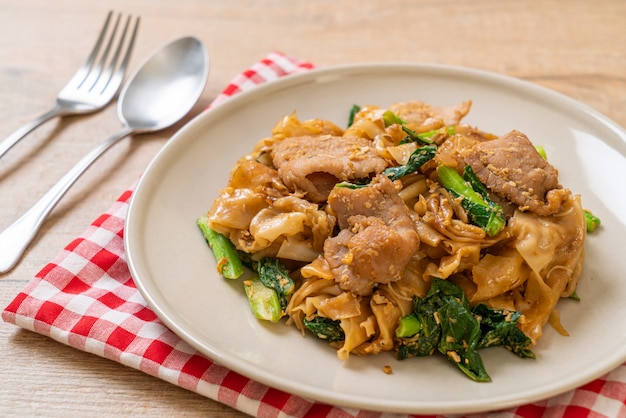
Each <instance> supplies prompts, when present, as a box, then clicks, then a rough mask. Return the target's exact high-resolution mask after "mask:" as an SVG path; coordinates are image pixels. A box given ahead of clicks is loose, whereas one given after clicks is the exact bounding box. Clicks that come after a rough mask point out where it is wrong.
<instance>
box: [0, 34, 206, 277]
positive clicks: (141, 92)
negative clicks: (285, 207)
mask: <svg viewBox="0 0 626 418" xmlns="http://www.w3.org/2000/svg"><path fill="white" fill-rule="evenodd" d="M208 69H209V57H208V54H207V52H206V50H205V48H204V46H203V45H202V43H201V42H200V41H199V40H198V39H196V38H193V37H186V38H181V39H178V40H176V41H174V42H172V43H170V44H168V45H166V46H165V47H163V48H162V49H161V50H159V51H157V52H156V53H155V54H154V55H152V56H151V57H150V58H149V59H148V60H147V61H146V62H145V63H144V64H143V65H142V66H141V68H140V69H139V70H138V71H137V72H135V73H134V74H133V75H132V76H131V78H130V79H129V80H128V81H127V82H126V84H125V85H124V87H123V88H122V91H121V92H120V97H119V101H118V103H117V113H118V116H119V118H120V120H121V121H122V123H123V125H124V126H123V128H122V129H121V130H120V131H119V132H118V133H116V134H115V135H113V136H111V137H110V138H109V139H107V140H106V141H104V142H103V143H102V144H100V145H99V146H98V147H96V148H94V149H93V150H92V151H91V152H90V153H89V154H87V155H85V156H84V157H83V158H82V159H81V160H80V161H79V162H78V163H77V164H76V165H75V166H74V167H73V168H72V169H71V170H70V171H68V172H67V173H66V174H65V175H64V176H63V177H62V178H61V179H60V180H59V181H58V182H57V183H56V184H55V185H54V186H52V188H51V189H50V190H49V191H48V192H47V193H46V194H45V195H44V196H43V197H42V198H41V199H39V201H38V202H37V203H35V205H34V206H33V207H32V208H30V209H29V210H28V211H27V212H26V213H24V215H22V216H21V217H20V218H19V219H17V220H16V221H15V222H14V223H13V224H11V225H10V226H9V227H8V228H7V229H6V230H4V232H2V233H0V274H1V273H6V272H8V271H9V270H11V269H12V268H13V267H14V266H15V265H16V264H17V262H18V261H19V260H20V258H21V257H22V255H23V254H24V251H25V250H26V248H27V247H28V245H29V244H30V242H31V241H32V240H33V238H34V237H35V236H36V234H37V231H38V230H39V228H40V227H41V225H42V224H43V221H44V220H45V219H46V217H47V216H48V214H49V213H50V211H52V209H53V208H54V207H55V206H56V204H57V203H58V202H59V200H61V198H62V197H63V195H64V194H65V193H66V192H67V191H68V190H69V188H70V187H71V186H72V185H73V184H74V182H75V181H76V180H77V179H78V178H79V177H80V176H81V174H83V172H85V170H86V169H87V168H89V166H91V164H92V163H93V162H94V161H96V160H97V159H98V157H100V156H101V155H102V154H103V153H104V152H105V151H106V150H108V149H109V148H110V147H111V146H112V145H114V144H115V143H117V142H118V141H119V140H120V139H122V138H124V137H126V136H129V135H132V134H138V133H148V132H154V131H158V130H161V129H165V128H167V127H169V126H171V125H173V124H174V123H176V122H177V121H179V120H180V119H181V118H182V117H183V116H185V115H186V114H187V113H188V112H189V111H190V110H191V108H192V107H193V106H194V104H195V103H196V102H197V101H198V99H199V98H200V95H201V94H202V91H203V90H204V87H205V85H206V81H207V78H208Z"/></svg>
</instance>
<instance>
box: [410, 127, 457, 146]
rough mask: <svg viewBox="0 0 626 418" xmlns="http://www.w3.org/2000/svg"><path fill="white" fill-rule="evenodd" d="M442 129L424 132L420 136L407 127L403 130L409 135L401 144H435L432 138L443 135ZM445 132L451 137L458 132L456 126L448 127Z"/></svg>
mask: <svg viewBox="0 0 626 418" xmlns="http://www.w3.org/2000/svg"><path fill="white" fill-rule="evenodd" d="M442 129H443V128H440V129H433V130H431V131H427V132H422V133H420V134H418V133H417V132H415V131H414V130H412V129H409V128H408V127H406V126H403V127H402V130H403V131H404V132H405V133H406V134H407V136H406V138H404V139H403V140H402V141H400V143H401V144H406V143H407V142H420V143H423V144H433V143H434V141H433V140H432V137H434V136H435V135H437V134H439V133H442ZM445 132H446V133H447V134H448V135H449V136H450V135H454V132H456V128H455V127H454V126H448V127H446V128H445Z"/></svg>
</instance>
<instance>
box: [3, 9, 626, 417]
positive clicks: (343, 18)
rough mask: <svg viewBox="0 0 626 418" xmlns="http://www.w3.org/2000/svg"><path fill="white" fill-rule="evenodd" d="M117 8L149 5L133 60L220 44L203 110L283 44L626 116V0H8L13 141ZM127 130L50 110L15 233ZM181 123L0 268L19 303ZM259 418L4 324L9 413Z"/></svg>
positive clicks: (20, 196)
mask: <svg viewBox="0 0 626 418" xmlns="http://www.w3.org/2000/svg"><path fill="white" fill-rule="evenodd" d="M110 9H113V10H116V11H121V12H125V13H131V14H139V15H141V18H142V22H141V29H140V33H139V38H138V42H137V45H136V48H135V53H134V55H133V59H132V61H131V66H132V68H133V69H134V68H135V67H136V65H137V64H138V63H139V62H140V61H142V60H143V58H144V57H146V56H147V55H148V54H150V53H151V52H153V51H154V50H155V49H156V48H158V47H159V46H161V45H163V44H165V43H167V42H169V41H171V40H173V39H175V38H178V37H181V36H185V35H194V36H197V37H198V38H200V39H201V40H202V41H203V42H204V43H205V45H206V47H207V49H208V50H209V51H210V55H211V60H212V68H211V74H210V78H209V83H208V86H207V88H206V90H205V92H204V94H203V96H202V98H201V100H200V103H199V104H198V106H197V107H196V109H195V110H194V113H197V112H198V111H200V109H202V108H203V107H205V106H206V105H207V104H209V103H210V102H211V100H212V99H213V98H214V97H215V96H216V94H217V93H218V92H219V91H220V90H221V89H222V88H223V87H224V86H225V85H226V84H227V83H228V82H229V81H230V80H231V78H232V77H233V76H234V75H236V74H237V73H238V72H240V71H241V70H243V69H245V68H247V67H248V66H249V65H250V64H252V63H253V62H255V61H257V60H258V59H260V58H262V57H263V56H265V55H266V54H267V53H268V52H270V51H273V50H277V51H282V52H284V53H287V54H290V55H293V56H296V57H300V58H303V59H307V60H311V61H312V62H314V63H316V64H318V65H323V66H328V65H334V64H344V63H359V62H372V61H410V62H429V63H443V64H453V65H460V66H467V67H473V68H479V69H484V70H489V71H493V72H497V73H501V74H506V75H510V76H514V77H518V78H521V79H524V80H528V81H531V82H533V83H536V84H539V85H543V86H546V87H549V88H552V89H554V90H556V91H559V92H561V93H564V94H566V95H568V96H570V97H572V98H574V99H577V100H579V101H581V102H583V103H585V104H587V105H589V106H591V107H593V108H595V109H596V110H598V111H600V112H602V113H604V114H605V115H607V116H608V117H609V118H611V119H613V120H614V121H616V122H617V123H619V124H620V125H622V126H626V77H625V76H624V74H625V72H626V2H624V1H622V0H613V1H610V0H595V1H588V0H562V1H559V0H535V1H532V0H517V1H506V0H442V1H436V0H435V1H432V0H431V1H425V0H417V1H416V0H315V1H302V0H300V1H296V0H284V1H270V0H228V1H208V0H108V1H106V2H103V1H89V2H87V1H79V0H55V1H48V0H0V139H2V138H4V137H6V136H8V135H9V134H10V133H11V132H13V131H14V130H15V129H17V128H18V127H19V126H21V125H22V124H23V123H25V122H27V121H28V120H30V119H31V118H32V117H34V116H37V115H39V114H40V113H43V112H44V111H46V110H48V107H49V106H51V105H52V103H53V101H54V98H55V97H56V93H57V91H58V90H59V89H60V88H61V87H62V86H63V85H64V84H65V82H66V81H67V80H68V79H69V77H70V75H71V74H73V72H74V71H75V69H76V68H77V66H78V65H79V64H80V63H82V61H83V59H84V57H85V56H86V54H87V52H88V51H89V50H90V48H91V45H92V44H93V42H94V41H95V38H96V36H97V33H98V32H99V30H100V27H101V24H102V22H103V19H104V16H105V14H106V12H107V11H108V10H110ZM120 127H121V125H120V122H119V121H118V120H117V116H116V110H115V106H109V107H108V108H106V109H105V110H104V111H102V112H99V113H95V114H92V115H89V116H82V117H68V118H65V119H63V120H55V121H52V122H49V123H48V124H46V125H44V126H43V127H41V128H39V129H38V130H37V131H35V132H34V133H32V134H31V135H30V136H28V137H27V138H26V139H25V140H24V141H23V142H21V143H19V144H18V145H16V146H15V147H14V148H13V149H12V150H11V151H10V152H9V153H8V154H6V155H5V156H4V157H3V158H2V160H1V161H0V229H4V228H5V227H6V226H8V225H9V224H10V223H11V222H12V221H13V220H14V219H16V218H17V217H18V216H19V215H20V214H21V213H22V212H24V211H25V210H26V209H28V208H29V207H30V206H31V205H32V204H33V203H34V202H35V201H36V200H37V199H38V198H39V197H40V196H41V195H42V194H43V193H45V192H46V191H47V190H48V188H49V187H50V186H51V185H52V184H53V183H54V182H55V181H56V180H57V179H58V178H60V177H61V176H62V175H63V174H64V173H65V171H66V170H67V169H69V168H70V167H71V166H72V165H73V164H74V163H75V162H76V161H78V159H80V157H82V156H83V155H84V154H85V153H86V152H88V151H89V150H90V149H91V148H92V147H94V146H95V145H96V144H98V143H99V142H101V141H102V140H103V139H105V138H106V137H108V136H109V135H111V134H112V133H114V132H116V131H117V130H118V129H119V128H120ZM179 127H180V125H177V126H176V127H174V128H172V129H169V130H167V131H164V132H161V133H158V134H154V135H147V136H142V137H136V138H132V139H127V140H125V141H124V142H122V143H121V144H119V145H117V146H116V147H114V148H113V149H112V150H110V151H109V152H108V153H107V154H106V155H105V156H104V157H102V159H100V160H99V161H98V162H97V163H96V164H95V165H94V166H93V167H92V168H91V169H90V170H89V171H88V172H87V173H86V174H85V175H84V176H83V177H81V179H80V180H79V181H78V183H77V184H76V185H75V186H74V188H73V189H71V190H70V191H69V193H68V194H67V195H66V196H65V198H64V200H62V202H61V203H60V204H59V205H58V206H57V207H56V208H55V210H54V211H53V213H52V215H51V216H50V218H49V219H48V220H47V221H46V222H45V224H44V226H43V229H42V230H41V232H40V233H39V235H38V236H37V237H36V239H35V241H34V242H33V244H32V245H31V247H30V248H29V250H28V251H27V253H26V255H25V256H24V258H23V259H22V260H21V262H20V264H19V265H18V266H17V267H16V268H15V269H14V270H13V271H11V272H10V273H8V274H5V275H3V276H0V305H2V306H1V308H4V307H5V306H6V305H7V304H8V303H9V302H10V300H11V299H12V298H13V297H15V295H16V294H17V293H18V292H19V291H20V290H21V289H22V288H23V287H24V286H25V285H26V283H27V282H28V281H29V279H30V278H31V277H32V276H33V275H34V274H35V273H37V271H39V269H41V268H42V267H43V266H44V265H45V263H46V262H48V261H49V260H50V259H52V258H53V257H54V256H56V255H57V253H59V251H60V250H61V249H62V248H63V247H64V246H65V245H66V244H67V243H69V242H70V241H71V240H72V239H73V238H74V237H76V236H77V235H78V234H80V233H81V232H82V231H83V230H84V229H85V228H86V226H87V225H89V224H90V223H91V221H93V220H94V219H95V218H96V217H97V216H98V215H99V214H100V213H101V212H103V211H104V210H106V209H108V208H109V206H110V205H111V203H112V202H113V200H114V199H116V198H117V197H118V196H119V195H120V194H121V192H122V191H124V190H125V189H126V188H128V187H129V186H131V185H132V184H133V183H134V182H135V181H136V179H137V178H138V177H139V176H140V174H141V172H142V170H144V168H145V167H146V166H147V164H148V162H149V161H150V160H151V159H152V158H153V156H154V155H155V154H156V153H157V151H158V150H159V148H160V147H161V146H162V145H163V144H164V143H165V141H166V140H167V139H168V138H169V137H170V136H171V135H172V134H173V133H174V132H175V130H176V129H177V128H179ZM140 414H141V415H147V416H154V417H156V416H179V417H182V416H225V417H238V416H243V414H241V413H240V412H238V411H235V410H232V409H230V408H228V407H226V406H223V405H221V404H219V403H217V402H214V401H212V400H209V399H206V398H203V397H201V396H199V395H196V394H194V393H191V392H189V391H186V390H183V389H180V388H177V387H175V386H173V385H171V384H168V383H165V382H163V381H160V380H159V379H156V378H153V377H150V376H148V375H145V374H143V373H141V372H138V371H135V370H133V369H130V368H127V367H124V366H121V365H119V364H117V363H115V362H112V361H109V360H106V359H102V358H99V357H96V356H94V355H90V354H86V353H83V352H81V351H78V350H75V349H73V348H70V347H67V346H64V345H62V344H59V343H57V342H54V341H52V340H50V339H48V338H46V337H42V336H40V335H38V334H35V333H31V332H29V331H24V330H20V329H18V328H16V327H15V326H13V325H9V324H6V323H0V415H2V416H8V415H9V416H10V415H20V416H34V415H38V416H61V415H62V416H73V415H79V416H95V415H99V416H103V417H104V416H137V415H140Z"/></svg>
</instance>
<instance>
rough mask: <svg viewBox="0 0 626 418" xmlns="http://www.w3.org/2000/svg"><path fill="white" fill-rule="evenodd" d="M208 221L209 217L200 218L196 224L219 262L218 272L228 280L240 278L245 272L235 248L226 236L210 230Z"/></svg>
mask: <svg viewBox="0 0 626 418" xmlns="http://www.w3.org/2000/svg"><path fill="white" fill-rule="evenodd" d="M207 221H208V217H207V216H206V215H205V216H201V217H199V218H198V219H197V220H196V223H197V224H198V227H199V228H200V231H202V235H203V236H204V239H205V240H206V242H207V243H208V244H209V247H210V248H211V250H213V254H214V255H215V260H216V261H217V271H218V272H219V273H220V274H221V275H222V276H224V277H226V278H227V279H236V278H238V277H239V276H241V275H242V274H243V271H244V270H243V264H242V263H241V259H240V258H239V255H238V253H237V250H236V249H235V246H234V245H233V243H232V242H230V240H229V239H228V238H226V237H225V236H224V235H222V234H220V233H219V232H216V231H214V230H213V229H211V228H209V227H208V225H207Z"/></svg>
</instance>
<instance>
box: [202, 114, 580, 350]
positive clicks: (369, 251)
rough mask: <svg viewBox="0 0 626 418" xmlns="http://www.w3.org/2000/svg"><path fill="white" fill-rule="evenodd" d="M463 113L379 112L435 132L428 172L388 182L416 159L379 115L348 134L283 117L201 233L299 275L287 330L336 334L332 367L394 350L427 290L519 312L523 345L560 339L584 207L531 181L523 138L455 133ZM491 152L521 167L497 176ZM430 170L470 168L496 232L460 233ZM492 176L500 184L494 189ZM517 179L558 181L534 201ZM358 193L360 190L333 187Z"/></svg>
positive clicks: (469, 229)
mask: <svg viewBox="0 0 626 418" xmlns="http://www.w3.org/2000/svg"><path fill="white" fill-rule="evenodd" d="M470 105H471V102H464V103H461V104H459V105H457V106H450V107H439V108H437V107H431V106H429V105H427V104H424V103H421V102H408V103H397V104H394V105H393V106H391V107H390V108H389V109H390V110H392V111H393V112H394V113H395V114H396V115H397V116H399V117H400V118H401V119H403V120H404V121H405V122H406V123H405V125H404V126H405V127H406V128H408V129H410V130H412V131H414V132H416V133H422V132H428V131H433V130H438V131H437V132H436V133H435V135H434V136H432V141H433V142H434V144H436V145H437V146H438V148H437V155H436V156H435V158H434V159H433V160H431V161H430V162H428V163H426V164H424V165H423V166H422V167H421V169H420V170H419V171H418V172H416V173H412V174H409V175H407V176H405V177H402V178H400V179H399V180H395V181H391V180H390V179H389V178H388V177H387V176H386V175H385V174H382V172H383V170H385V169H386V168H388V167H394V166H399V165H404V164H406V163H407V161H408V159H409V156H410V155H411V153H412V152H413V151H415V150H416V149H417V147H418V146H419V145H418V144H416V143H415V142H409V143H406V144H405V143H402V140H403V139H404V138H405V137H406V132H405V131H403V129H402V127H401V126H400V125H399V124H391V125H386V124H385V122H384V120H383V115H384V112H385V110H387V109H380V108H378V107H375V106H368V107H364V108H362V109H361V111H360V112H359V113H357V114H356V116H355V120H354V123H353V124H352V125H351V126H350V127H349V128H347V129H345V130H344V129H342V128H339V127H338V126H337V125H335V124H334V123H332V122H329V121H326V120H321V119H312V120H306V121H300V120H299V119H298V117H297V116H296V114H295V113H294V114H291V115H288V116H286V117H285V118H283V119H282V120H281V121H279V122H278V123H277V124H276V126H275V127H274V128H273V130H272V135H271V136H270V137H268V138H264V139H262V140H260V141H259V142H258V144H257V145H256V147H255V148H254V150H253V151H252V152H251V153H250V154H249V155H246V156H244V157H242V158H241V159H240V160H239V161H238V162H237V164H236V165H235V167H234V168H233V170H232V172H231V177H230V181H229V183H228V185H227V186H226V188H224V189H223V190H222V191H221V193H220V195H219V197H218V198H217V199H216V200H215V202H214V204H213V206H212V208H211V209H210V211H209V213H208V216H209V222H208V226H209V227H210V228H212V229H214V230H216V231H218V232H220V233H222V234H224V235H225V236H227V237H228V238H230V240H231V241H232V242H233V243H234V245H235V246H236V248H237V249H239V250H242V251H245V252H248V253H250V254H252V256H253V258H255V259H260V258H261V257H266V256H270V257H278V258H280V259H283V260H285V261H287V262H289V263H290V264H289V265H290V266H292V267H293V266H295V268H294V270H293V273H292V276H293V278H294V279H295V281H296V289H297V290H296V291H295V293H294V294H293V296H292V297H291V299H290V301H289V305H288V306H287V309H286V314H287V315H288V324H293V325H295V326H296V327H298V328H299V329H301V330H302V332H304V330H305V328H304V325H303V320H304V319H305V318H306V319H312V318H314V317H316V316H322V317H325V318H330V319H332V320H337V321H340V324H341V328H342V330H343V331H344V333H345V340H344V341H342V342H335V343H332V344H333V345H334V346H335V348H336V349H337V350H338V351H337V352H338V356H339V357H340V358H341V359H345V358H347V357H348V356H349V354H350V353H354V354H376V353H379V352H383V351H389V350H392V349H393V348H394V335H395V329H396V327H397V325H398V321H399V319H400V318H401V317H402V316H404V315H406V314H408V313H409V312H411V309H412V303H413V298H414V297H416V296H417V297H423V296H425V294H426V292H427V291H428V289H429V288H430V283H431V281H432V280H433V278H441V279H446V280H450V281H452V282H453V283H455V284H456V285H458V286H459V287H461V288H462V289H463V291H464V292H465V293H466V295H467V297H468V300H469V301H470V302H471V303H472V304H473V305H475V304H477V303H479V302H482V303H485V304H487V305H488V306H490V307H493V308H503V309H510V310H517V311H521V312H522V313H523V317H522V320H521V321H520V322H519V324H518V326H519V327H520V329H521V330H522V331H523V332H524V333H525V334H526V335H528V336H529V337H530V338H531V340H532V341H533V343H536V341H537V340H538V339H539V338H540V337H541V335H542V328H543V326H544V325H545V324H546V323H547V322H548V321H550V323H551V324H552V325H553V326H554V327H555V328H556V329H557V330H558V331H559V332H561V333H563V334H565V333H566V331H565V329H564V327H563V326H562V325H561V324H560V320H559V316H558V312H557V311H556V310H555V308H556V304H557V302H558V300H559V298H561V297H567V296H569V295H571V294H572V293H573V292H574V290H575V289H576V283H577V281H578V278H579V276H580V274H581V271H582V266H583V259H584V254H583V245H584V240H585V233H586V232H585V221H584V216H583V209H582V206H581V200H580V197H579V196H577V195H574V194H573V193H572V192H571V191H570V190H568V189H565V188H563V187H562V186H561V185H560V184H559V183H558V181H557V179H556V178H555V177H554V176H556V169H554V168H553V167H551V166H550V165H549V163H547V162H545V163H541V164H540V166H541V167H540V169H541V170H540V169H539V168H536V166H537V163H536V161H537V160H536V158H537V155H534V154H532V150H531V149H530V148H528V147H527V146H526V142H525V141H528V140H527V139H526V138H525V136H524V135H523V134H521V133H519V132H517V131H513V132H511V133H508V134H505V135H503V136H497V135H493V134H490V133H486V132H482V131H479V130H478V129H476V128H473V127H470V126H467V125H463V124H461V119H462V118H463V117H464V116H465V115H466V114H467V113H468V112H469V109H470ZM450 126H454V127H455V130H454V132H453V133H449V132H447V131H446V128H447V127H450ZM485 144H487V145H488V147H487V145H485ZM481 147H482V148H484V149H489V150H490V151H489V153H487V151H484V152H483V153H481V149H482V148H481ZM499 149H503V150H504V151H503V152H504V153H505V154H506V152H509V153H510V152H519V153H521V154H518V155H516V156H515V158H513V160H515V162H514V166H510V167H509V166H507V164H511V163H512V161H511V155H508V154H507V156H506V157H505V161H504V163H499V162H498V161H497V152H498V150H499ZM512 149H513V150H514V151H511V150H512ZM493 150H495V151H493ZM520 155H521V157H520ZM520 159H521V160H523V161H521V162H520V161H519V160H520ZM440 164H442V165H446V166H448V167H454V168H456V169H457V170H458V171H459V173H461V172H462V169H463V167H464V166H466V165H471V166H472V167H473V168H474V167H476V168H478V169H479V170H483V172H482V173H479V172H478V171H477V174H478V175H482V176H481V181H482V182H483V183H485V185H486V186H487V188H489V190H490V193H491V195H492V196H493V197H494V199H496V200H497V201H498V202H500V203H501V204H502V206H503V207H504V210H505V212H506V226H505V227H504V229H502V230H501V231H500V232H499V233H497V234H496V235H494V236H489V235H488V234H486V232H485V230H483V229H482V228H481V227H479V226H476V225H474V224H472V223H470V221H469V220H468V215H467V213H466V211H465V210H464V209H463V206H462V205H461V202H460V198H455V197H454V196H452V195H451V194H450V193H449V192H448V191H447V190H446V189H444V188H443V187H442V185H441V184H440V183H439V179H438V176H437V170H436V168H437V165H440ZM498 164H502V166H500V167H498ZM523 164H529V165H530V166H531V168H530V169H527V168H524V166H523ZM494 167H495V168H494ZM485 170H490V171H489V172H487V171H485ZM502 173H506V175H509V174H510V178H507V179H506V181H500V180H501V179H500V178H496V177H497V176H500V175H501V174H502ZM515 173H517V174H519V175H517V174H515ZM525 176H535V180H536V176H553V177H554V178H552V179H547V178H543V177H541V178H540V179H539V180H540V181H541V182H545V183H546V184H548V183H549V180H550V181H552V186H550V187H551V188H550V189H549V190H542V191H541V192H536V190H534V189H533V187H530V186H528V187H526V186H527V179H526V177H525ZM363 181H369V185H368V186H367V187H362V188H349V187H335V186H336V184H337V183H340V182H349V183H359V182H363ZM528 181H530V180H528ZM533 181H534V180H533ZM507 184H509V185H513V186H512V187H508V186H507ZM503 185H504V186H503ZM507 187H508V188H507ZM535 188H536V187H535ZM548 195H549V196H548ZM548 200H549V202H548ZM535 209H536V210H535Z"/></svg>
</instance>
